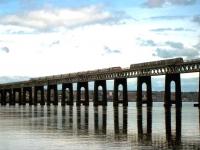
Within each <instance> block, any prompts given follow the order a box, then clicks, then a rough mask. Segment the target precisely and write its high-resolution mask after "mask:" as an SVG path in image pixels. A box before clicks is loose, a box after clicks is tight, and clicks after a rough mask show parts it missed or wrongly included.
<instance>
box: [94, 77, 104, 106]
mask: <svg viewBox="0 0 200 150" xmlns="http://www.w3.org/2000/svg"><path fill="white" fill-rule="evenodd" d="M99 86H101V87H102V90H103V97H102V102H101V101H99V92H98V87H99ZM98 105H103V106H107V88H106V80H96V81H95V82H94V106H98Z"/></svg>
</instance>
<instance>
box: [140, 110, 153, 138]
mask: <svg viewBox="0 0 200 150" xmlns="http://www.w3.org/2000/svg"><path fill="white" fill-rule="evenodd" d="M146 109H147V117H146V118H147V120H146V121H147V123H146V125H147V127H146V129H147V130H146V133H144V130H143V114H142V107H137V126H138V137H139V139H140V140H142V139H143V138H144V137H146V138H147V139H146V140H151V138H152V107H148V106H147V108H146Z"/></svg>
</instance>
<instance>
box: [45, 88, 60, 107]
mask: <svg viewBox="0 0 200 150" xmlns="http://www.w3.org/2000/svg"><path fill="white" fill-rule="evenodd" d="M51 90H53V91H54V94H53V96H54V98H53V104H54V105H58V90H57V85H56V84H54V85H48V86H47V105H50V104H51Z"/></svg>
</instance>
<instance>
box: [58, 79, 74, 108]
mask: <svg viewBox="0 0 200 150" xmlns="http://www.w3.org/2000/svg"><path fill="white" fill-rule="evenodd" d="M66 88H68V89H69V100H68V101H67V102H66V101H65V99H66V94H65V90H66ZM65 103H67V105H73V85H72V83H63V84H62V101H61V105H62V106H64V105H65Z"/></svg>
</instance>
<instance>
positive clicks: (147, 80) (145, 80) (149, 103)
mask: <svg viewBox="0 0 200 150" xmlns="http://www.w3.org/2000/svg"><path fill="white" fill-rule="evenodd" d="M143 83H145V84H146V86H147V99H146V101H144V100H142V84H143ZM142 104H147V106H148V107H151V106H152V88H151V76H139V77H138V78H137V106H138V107H141V106H142Z"/></svg>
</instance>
